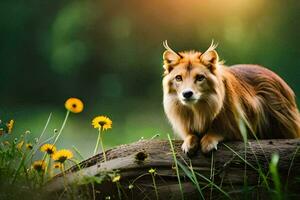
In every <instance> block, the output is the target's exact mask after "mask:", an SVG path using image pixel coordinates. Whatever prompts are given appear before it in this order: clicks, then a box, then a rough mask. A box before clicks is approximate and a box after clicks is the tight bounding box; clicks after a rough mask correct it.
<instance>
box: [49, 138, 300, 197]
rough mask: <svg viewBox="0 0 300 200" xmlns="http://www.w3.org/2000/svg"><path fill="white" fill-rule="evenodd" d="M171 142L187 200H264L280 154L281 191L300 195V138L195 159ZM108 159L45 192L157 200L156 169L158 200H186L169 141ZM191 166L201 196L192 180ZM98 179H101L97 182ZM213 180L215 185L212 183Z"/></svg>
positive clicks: (133, 147) (71, 172) (88, 163)
mask: <svg viewBox="0 0 300 200" xmlns="http://www.w3.org/2000/svg"><path fill="white" fill-rule="evenodd" d="M172 143H173V145H174V150H175V152H176V158H177V161H178V162H180V163H179V166H178V169H179V175H180V180H181V185H182V191H183V195H184V197H185V199H201V194H200V192H201V193H202V195H203V197H204V198H205V199H207V198H212V197H214V198H219V199H226V198H241V199H243V198H244V197H245V195H247V197H248V198H249V197H250V199H251V198H256V199H261V198H264V196H268V195H269V194H270V191H272V189H273V188H274V184H273V177H272V176H271V175H272V174H271V173H269V165H270V161H271V157H272V155H273V154H275V153H276V154H278V155H279V162H278V168H277V170H278V172H279V175H280V181H281V182H280V184H281V186H280V187H281V188H280V189H281V190H282V191H291V192H290V194H292V195H293V197H295V196H298V195H299V193H300V192H298V194H297V189H298V188H299V185H300V184H299V179H298V178H300V176H298V174H299V172H300V153H299V151H298V148H300V140H299V139H293V140H259V141H248V142H247V143H246V144H244V143H243V142H226V143H221V144H219V147H218V150H217V151H214V152H212V153H210V154H208V155H204V154H202V153H201V152H198V153H197V155H195V156H194V157H192V158H191V159H190V158H188V157H187V156H186V155H185V154H183V153H182V151H181V149H180V147H181V144H182V141H178V140H173V141H172ZM106 157H107V161H106V162H104V161H103V155H102V153H101V154H98V155H96V156H93V157H91V158H89V159H87V160H85V161H83V162H81V163H80V164H78V165H75V166H73V167H71V168H70V169H68V170H67V171H66V172H65V173H64V175H63V174H59V175H57V176H56V177H54V178H53V179H52V180H51V181H49V182H48V183H47V184H46V186H45V190H46V191H47V192H48V193H51V194H56V195H63V193H62V191H65V190H66V188H69V189H70V190H72V193H73V194H74V187H72V186H70V185H76V188H77V189H76V191H77V192H75V193H76V195H77V196H76V197H78V198H80V197H81V196H83V194H84V195H85V197H84V198H86V196H88V197H90V198H94V197H95V198H97V199H104V198H105V197H106V196H110V197H111V198H112V199H114V198H119V197H118V194H119V193H120V195H121V196H122V199H155V198H156V193H155V188H154V184H153V179H152V176H151V174H150V173H149V172H148V170H149V169H151V168H153V169H155V170H156V172H155V174H153V175H154V180H155V184H156V190H157V192H158V195H159V199H181V193H182V192H181V190H180V187H179V184H178V179H177V173H176V168H175V162H174V159H173V154H172V151H171V148H170V143H169V141H165V140H141V141H138V142H136V143H132V144H128V145H121V146H118V147H116V148H113V149H110V150H108V151H106ZM191 165H192V168H193V170H194V172H195V173H196V175H195V176H196V177H197V183H198V184H199V187H200V188H201V191H200V192H199V190H197V186H196V185H195V184H194V183H193V181H191V179H190V177H191V174H192V171H191V168H190V166H191ZM182 166H183V167H182ZM183 169H184V170H185V171H184V170H183ZM116 174H119V175H120V176H121V178H120V181H117V182H112V181H111V180H112V178H113V177H114V176H117V175H116ZM262 174H263V175H262ZM95 176H97V177H98V178H97V180H95V179H94V178H93V177H95ZM297 176H298V177H297ZM105 177H106V178H105ZM102 178H104V180H103V182H101V183H100V184H98V183H97V182H95V181H98V182H99V181H100V180H102ZM91 180H94V181H91ZM264 180H265V181H264ZM210 181H212V182H213V183H214V184H210ZM67 185H68V186H67ZM78 185H80V186H78ZM131 185H132V188H131V189H130V187H131ZM245 186H247V187H245ZM67 190H68V189H67ZM118 190H119V193H118ZM78 191H79V192H78ZM298 197H299V196H298Z"/></svg>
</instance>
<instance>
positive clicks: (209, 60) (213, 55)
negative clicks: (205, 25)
mask: <svg viewBox="0 0 300 200" xmlns="http://www.w3.org/2000/svg"><path fill="white" fill-rule="evenodd" d="M217 46H218V45H217V44H214V41H212V42H211V45H210V47H209V48H208V49H207V50H206V51H205V52H204V53H202V54H201V55H200V61H201V62H202V63H203V64H204V65H207V66H208V67H209V68H210V69H211V70H214V69H216V65H217V64H218V63H219V55H218V53H217V51H216V50H215V49H216V48H217Z"/></svg>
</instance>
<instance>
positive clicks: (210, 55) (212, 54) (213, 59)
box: [200, 50, 219, 64]
mask: <svg viewBox="0 0 300 200" xmlns="http://www.w3.org/2000/svg"><path fill="white" fill-rule="evenodd" d="M200 60H201V61H203V62H204V63H209V64H217V63H218V62H219V55H218V53H217V51H216V50H210V51H206V52H204V53H203V54H201V56H200Z"/></svg>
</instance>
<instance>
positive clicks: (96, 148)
mask: <svg viewBox="0 0 300 200" xmlns="http://www.w3.org/2000/svg"><path fill="white" fill-rule="evenodd" d="M100 129H101V128H99V133H98V138H97V143H96V146H95V149H94V154H93V155H96V153H97V150H98V147H99V142H100V138H101V130H100Z"/></svg>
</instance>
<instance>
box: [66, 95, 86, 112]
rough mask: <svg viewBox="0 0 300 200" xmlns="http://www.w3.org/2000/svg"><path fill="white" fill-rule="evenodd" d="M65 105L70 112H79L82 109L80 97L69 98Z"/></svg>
mask: <svg viewBox="0 0 300 200" xmlns="http://www.w3.org/2000/svg"><path fill="white" fill-rule="evenodd" d="M65 107H66V109H67V110H69V111H71V112H72V113H80V112H82V110H83V103H82V101H81V100H80V99H77V98H69V99H68V100H67V101H66V103H65Z"/></svg>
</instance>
